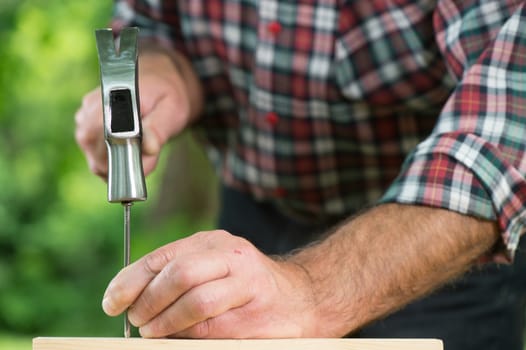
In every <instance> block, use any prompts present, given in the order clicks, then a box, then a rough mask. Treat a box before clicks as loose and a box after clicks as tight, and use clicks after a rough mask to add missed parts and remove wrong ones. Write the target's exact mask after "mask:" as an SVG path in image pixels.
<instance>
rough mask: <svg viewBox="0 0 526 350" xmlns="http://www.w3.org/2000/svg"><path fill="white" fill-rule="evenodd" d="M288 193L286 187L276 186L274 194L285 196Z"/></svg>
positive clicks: (280, 196) (279, 196)
mask: <svg viewBox="0 0 526 350" xmlns="http://www.w3.org/2000/svg"><path fill="white" fill-rule="evenodd" d="M286 195H287V190H286V189H284V188H283V187H276V188H275V189H274V196H276V197H278V198H283V197H285V196H286Z"/></svg>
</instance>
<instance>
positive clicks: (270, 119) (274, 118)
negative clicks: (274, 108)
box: [265, 112, 279, 126]
mask: <svg viewBox="0 0 526 350" xmlns="http://www.w3.org/2000/svg"><path fill="white" fill-rule="evenodd" d="M265 119H266V120H267V123H268V124H269V125H271V126H274V125H276V124H277V123H278V122H279V116H278V115H277V113H275V112H268V113H267V115H266V116H265Z"/></svg>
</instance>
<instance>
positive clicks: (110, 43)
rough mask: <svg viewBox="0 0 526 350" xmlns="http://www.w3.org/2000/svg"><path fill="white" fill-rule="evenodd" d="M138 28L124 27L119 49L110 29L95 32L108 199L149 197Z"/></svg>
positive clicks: (135, 199) (137, 199) (120, 200)
mask: <svg viewBox="0 0 526 350" xmlns="http://www.w3.org/2000/svg"><path fill="white" fill-rule="evenodd" d="M137 33H138V29H137V28H124V29H123V30H122V32H121V34H120V48H119V49H117V48H116V47H115V41H114V39H113V33H112V31H111V29H100V30H97V31H96V32H95V37H96V41H97V50H98V53H99V65H100V77H101V88H102V107H103V114H104V139H105V141H106V146H107V149H108V201H110V202H133V201H142V200H145V199H146V196H147V194H146V183H145V180H144V171H143V167H142V157H141V140H142V129H141V119H140V114H139V93H138V92H139V91H138V84H137V53H138V52H137Z"/></svg>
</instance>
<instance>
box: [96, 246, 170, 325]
mask: <svg viewBox="0 0 526 350" xmlns="http://www.w3.org/2000/svg"><path fill="white" fill-rule="evenodd" d="M177 245H178V242H173V243H170V244H167V245H165V246H163V247H161V248H159V249H157V250H155V251H153V252H152V253H150V254H148V255H146V256H144V257H142V258H141V259H139V260H137V261H136V262H134V263H133V264H131V265H129V266H127V267H125V268H124V269H122V270H121V271H120V272H119V273H118V274H117V276H115V278H113V280H112V281H111V282H110V284H109V285H108V288H106V292H105V293H104V298H103V300H102V309H103V310H104V312H105V313H106V314H108V315H110V316H117V315H119V314H121V313H122V312H123V311H124V310H126V309H127V308H128V307H129V306H130V305H131V304H132V303H133V302H134V301H135V299H137V297H138V296H139V295H140V294H141V292H142V291H143V289H144V288H145V287H146V286H147V285H148V283H150V281H151V280H152V279H153V278H154V277H155V276H156V275H157V274H158V273H159V272H161V271H162V269H163V268H164V267H165V266H166V265H167V264H168V263H169V262H170V261H171V260H172V259H173V257H174V256H175V254H177V249H178V248H177Z"/></svg>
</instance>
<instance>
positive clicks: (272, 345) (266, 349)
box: [33, 338, 443, 350]
mask: <svg viewBox="0 0 526 350" xmlns="http://www.w3.org/2000/svg"><path fill="white" fill-rule="evenodd" d="M324 349H327V350H443V346H442V341H440V340H438V339H319V338H318V339H246V340H245V339H243V340H237V339H226V340H193V339H142V338H128V339H125V338H35V339H33V350H324Z"/></svg>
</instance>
